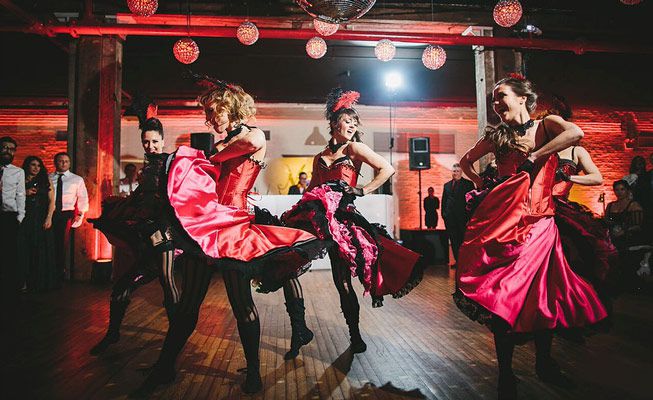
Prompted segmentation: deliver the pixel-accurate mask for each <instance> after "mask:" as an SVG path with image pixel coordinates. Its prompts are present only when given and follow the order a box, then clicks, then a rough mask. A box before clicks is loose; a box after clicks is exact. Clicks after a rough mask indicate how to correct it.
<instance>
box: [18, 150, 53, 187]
mask: <svg viewBox="0 0 653 400" xmlns="http://www.w3.org/2000/svg"><path fill="white" fill-rule="evenodd" d="M32 161H37V162H38V163H39V166H40V167H41V170H40V171H39V173H38V174H36V176H35V177H34V181H35V182H36V184H37V185H38V186H41V187H42V188H49V187H50V181H49V179H48V170H47V169H46V168H45V164H43V160H41V159H40V158H39V157H36V156H27V157H25V160H24V161H23V171H25V179H27V176H28V175H29V165H30V164H31V163H32Z"/></svg>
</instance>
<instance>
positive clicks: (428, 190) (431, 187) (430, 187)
mask: <svg viewBox="0 0 653 400" xmlns="http://www.w3.org/2000/svg"><path fill="white" fill-rule="evenodd" d="M426 191H427V192H430V191H434V192H435V189H433V186H429V188H428V189H426Z"/></svg>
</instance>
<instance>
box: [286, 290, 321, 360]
mask: <svg viewBox="0 0 653 400" xmlns="http://www.w3.org/2000/svg"><path fill="white" fill-rule="evenodd" d="M286 311H288V316H289V317H290V326H291V327H292V336H291V337H290V350H288V352H287V353H286V354H285V355H284V356H283V358H284V360H292V359H293V358H295V357H297V356H298V355H299V349H300V348H301V347H302V346H304V345H307V344H309V343H310V342H311V340H313V336H314V335H313V332H312V331H311V330H310V329H308V327H307V326H306V318H305V314H306V308H305V307H304V299H293V300H291V301H289V302H287V303H286Z"/></svg>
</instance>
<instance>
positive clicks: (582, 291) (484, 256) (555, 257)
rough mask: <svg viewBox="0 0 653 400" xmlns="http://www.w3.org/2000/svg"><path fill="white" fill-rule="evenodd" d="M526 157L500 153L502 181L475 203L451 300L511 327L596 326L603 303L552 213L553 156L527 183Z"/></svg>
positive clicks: (520, 329) (470, 312)
mask: <svg viewBox="0 0 653 400" xmlns="http://www.w3.org/2000/svg"><path fill="white" fill-rule="evenodd" d="M525 159H526V155H525V154H524V153H522V152H518V151H512V152H509V153H507V154H505V155H500V156H498V157H497V167H498V170H499V176H500V177H502V178H500V179H499V182H500V183H499V184H498V185H497V186H495V187H494V188H492V189H490V190H489V191H486V192H487V193H485V197H482V199H481V200H480V202H479V203H478V205H477V207H476V209H475V210H474V212H473V214H472V216H471V219H470V221H469V223H468V225H467V231H466V233H465V239H464V242H463V244H462V246H461V248H460V257H459V259H458V269H457V276H456V285H457V291H456V293H454V299H455V301H456V304H457V305H458V307H459V308H460V309H461V311H463V312H464V313H465V314H466V315H467V316H469V317H470V318H471V319H473V320H476V321H479V322H481V323H484V324H487V325H488V326H490V327H492V326H493V323H494V322H496V318H497V317H498V318H500V320H503V321H505V322H506V323H507V324H508V325H509V327H510V330H511V331H512V332H534V331H537V330H541V329H555V328H570V327H579V326H584V325H589V324H594V323H596V322H598V321H600V320H602V319H603V318H605V317H606V315H607V314H606V310H605V307H604V306H603V304H602V303H601V301H599V298H598V295H597V294H596V292H595V291H594V289H593V288H592V286H591V285H590V284H589V283H587V282H585V281H584V280H583V279H582V278H580V277H579V276H578V275H576V274H575V273H574V272H573V271H572V269H571V268H570V266H569V264H568V263H567V260H566V259H565V256H564V253H563V250H562V245H561V243H560V235H559V233H558V228H557V227H556V224H555V221H554V218H553V216H554V214H555V206H554V204H555V201H554V197H553V185H554V180H555V173H556V168H557V165H558V157H557V155H552V156H550V157H549V158H548V159H547V160H546V161H545V162H544V163H538V165H537V166H536V174H535V175H534V176H535V178H534V180H533V184H532V185H531V180H530V178H529V175H528V173H526V172H520V173H516V171H517V168H518V166H519V165H520V164H522V162H523V161H524V160H525ZM477 195H478V193H477ZM472 196H473V195H472Z"/></svg>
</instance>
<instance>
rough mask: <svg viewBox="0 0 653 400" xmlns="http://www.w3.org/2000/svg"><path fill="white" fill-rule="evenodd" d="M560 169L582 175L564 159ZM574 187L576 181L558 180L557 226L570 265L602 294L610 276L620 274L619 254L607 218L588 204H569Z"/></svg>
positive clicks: (556, 193) (554, 194)
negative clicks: (611, 237)
mask: <svg viewBox="0 0 653 400" xmlns="http://www.w3.org/2000/svg"><path fill="white" fill-rule="evenodd" d="M559 169H561V170H562V171H563V172H564V173H566V174H567V175H576V174H577V173H578V166H577V165H576V164H575V163H574V162H573V161H572V160H567V159H560V161H559ZM573 185H574V183H573V182H568V181H564V180H558V181H556V184H555V186H553V196H554V198H555V203H556V213H555V221H556V225H557V226H558V230H559V231H560V238H561V242H562V247H563V250H564V252H565V257H566V258H567V261H568V262H569V265H571V267H572V268H573V270H574V271H575V272H576V273H578V274H579V275H581V276H582V277H583V278H585V279H587V280H588V281H590V282H592V284H593V285H594V287H595V288H597V289H600V290H599V292H601V291H602V290H603V289H607V288H605V287H604V286H605V284H606V283H607V278H608V276H609V275H614V273H615V272H616V266H617V263H618V262H619V253H618V252H617V249H616V248H615V247H614V245H613V244H612V241H611V240H610V233H609V231H608V227H607V226H606V225H605V223H604V222H603V219H602V218H600V217H599V216H597V215H595V214H594V213H593V212H592V211H591V210H590V209H589V208H587V207H585V206H584V205H582V204H579V203H575V202H573V201H569V192H570V191H571V187H572V186H573Z"/></svg>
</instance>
